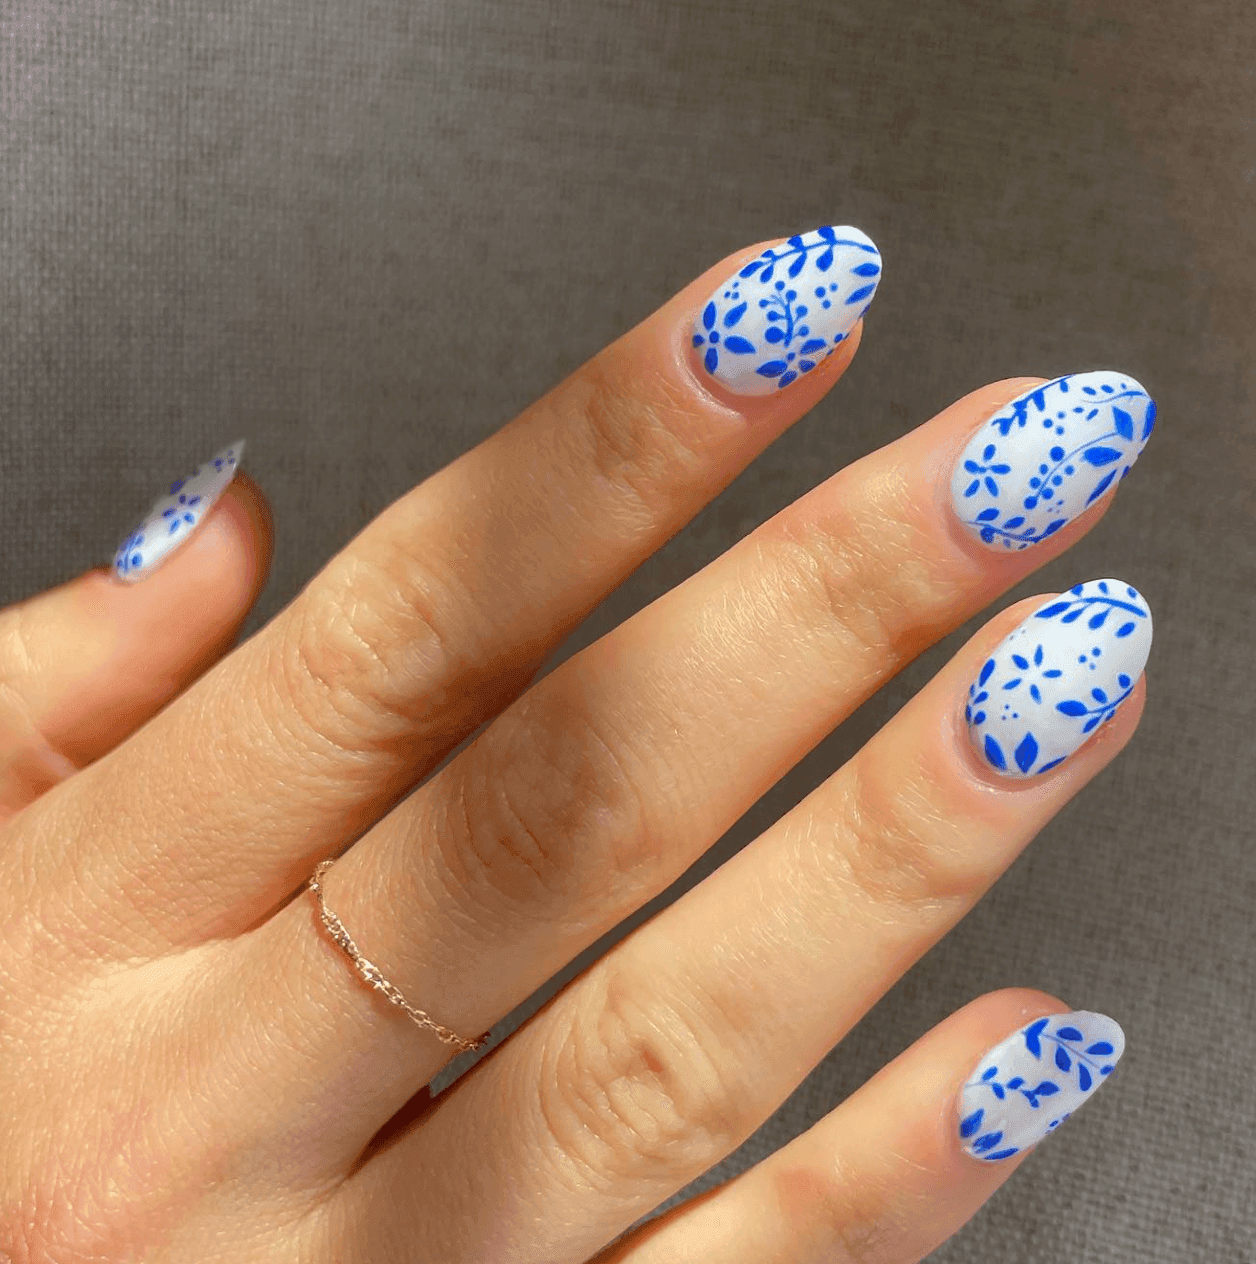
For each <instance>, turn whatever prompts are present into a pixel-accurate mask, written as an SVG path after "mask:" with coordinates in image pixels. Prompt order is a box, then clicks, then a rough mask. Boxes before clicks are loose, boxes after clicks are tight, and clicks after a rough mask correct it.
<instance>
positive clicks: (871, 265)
mask: <svg viewBox="0 0 1256 1264" xmlns="http://www.w3.org/2000/svg"><path fill="white" fill-rule="evenodd" d="M880 276H881V255H880V253H879V252H878V250H877V248H876V246H875V245H874V244H873V242H872V239H871V238H870V237H868V236H866V235H865V234H864V233H861V232H860V231H859V229H857V228H849V227H842V228H836V227H833V226H826V227H824V228H817V229H816V230H815V232H813V233H802V234H801V235H800V236H797V237H791V238H790V239H789V240H788V241H786V242H782V243H780V244H778V245H775V246H769V247H768V249H767V250H765V251H764V252H763V253H762V254H761V255H760V256H759V257H758V258H757V259H754V260H752V261H751V262H750V263H748V264H746V266H745V267H744V268H742V270H741V271H740V272H737V273H735V274H734V275H733V276H731V277H729V278H728V280H727V281H725V282H724V284H723V285H721V286H720V287H719V289H718V290H716V291H715V293H714V294H712V295H711V297H710V299H709V300H708V302H707V303H706V304H705V305H704V307H703V308H702V311H701V312H700V313H699V315H698V319H697V320H696V321H695V322H694V326H693V345H694V348H695V354H696V355H697V357H698V360H699V363H700V364H701V366H702V372H703V374H704V375H705V376H707V377H713V378H715V380H716V381H718V382H719V383H720V385H721V386H723V387H725V388H726V389H727V390H730V391H732V392H733V394H735V395H770V394H771V393H772V392H773V391H778V390H781V389H782V388H784V387H786V386H788V385H789V384H790V383H791V382H793V381H796V380H797V379H798V377H800V376H801V375H802V374H804V373H810V372H811V370H812V369H814V368H815V367H816V365H817V364H819V363H820V361H821V360H823V359H825V358H826V357H828V356H831V355H832V354H833V352H834V350H835V349H836V348H837V347H838V346H839V344H841V343H842V342H844V341H845V340H846V338H847V336H848V335H849V333H850V331H851V330H852V329H854V327H855V325H856V324H858V322H859V318H860V317H861V316H862V315H863V314H864V312H866V311H867V310H868V306H869V304H870V303H871V302H872V296H873V295H874V294H875V293H876V289H877V283H878V281H879V280H880Z"/></svg>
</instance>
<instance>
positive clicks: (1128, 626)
mask: <svg viewBox="0 0 1256 1264" xmlns="http://www.w3.org/2000/svg"><path fill="white" fill-rule="evenodd" d="M1133 630H1134V623H1133V621H1132V620H1131V621H1130V622H1129V623H1123V624H1121V626H1120V627H1119V628H1117V630H1116V634H1117V636H1129V634H1130V633H1131V632H1133Z"/></svg>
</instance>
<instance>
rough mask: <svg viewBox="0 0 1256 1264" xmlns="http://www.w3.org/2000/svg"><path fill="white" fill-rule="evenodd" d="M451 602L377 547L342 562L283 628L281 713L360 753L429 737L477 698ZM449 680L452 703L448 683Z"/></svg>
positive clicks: (432, 582)
mask: <svg viewBox="0 0 1256 1264" xmlns="http://www.w3.org/2000/svg"><path fill="white" fill-rule="evenodd" d="M456 602H457V598H456V597H455V596H453V595H452V594H451V593H450V591H449V587H448V585H446V584H444V583H443V582H441V581H440V580H438V579H437V577H436V576H435V575H434V574H433V573H432V572H431V571H430V570H428V569H426V568H425V567H423V566H422V565H421V564H420V563H419V562H418V561H417V559H415V558H414V557H413V556H408V555H407V554H405V553H404V552H403V550H402V549H401V548H400V547H387V546H386V547H385V549H384V551H383V552H382V553H380V554H379V555H377V556H372V557H366V556H363V555H360V554H344V555H342V556H341V557H340V558H338V559H337V560H336V562H335V563H333V565H332V567H330V568H329V569H328V570H327V571H325V572H324V573H323V574H322V575H320V576H319V577H318V578H317V579H316V580H315V581H314V582H313V583H312V584H311V585H310V586H309V587H308V588H307V589H306V590H305V592H304V593H302V594H301V597H300V598H299V600H298V602H297V603H296V605H295V606H294V607H293V609H292V610H291V612H290V617H289V618H288V619H286V620H285V623H284V635H283V636H282V640H281V643H280V654H281V664H280V666H281V668H282V671H281V673H280V676H281V678H282V679H283V680H284V682H285V692H286V695H287V701H288V703H289V705H290V706H291V707H292V708H293V709H294V710H295V712H296V713H297V715H298V716H299V717H300V719H301V720H302V721H303V722H304V723H305V724H306V725H307V726H308V727H309V728H310V729H312V730H313V731H314V732H316V733H317V734H318V735H319V736H320V737H321V738H323V739H326V740H328V741H330V742H331V743H332V744H333V745H335V746H337V747H340V748H344V749H349V750H354V751H359V750H363V749H368V748H371V747H375V746H380V745H385V744H387V743H389V742H395V741H398V740H402V739H405V738H407V737H410V736H412V735H413V734H414V732H415V730H416V729H420V730H422V731H423V732H424V733H426V734H428V735H430V734H431V733H432V731H433V730H434V729H440V728H443V727H449V728H450V729H451V731H452V730H453V728H454V725H453V723H452V721H453V718H454V713H461V712H464V711H466V710H467V708H468V705H469V699H470V697H472V696H473V695H474V692H475V684H476V682H475V680H474V679H473V678H471V677H472V673H471V671H470V669H469V664H467V663H464V662H459V661H456V660H457V658H458V656H459V652H458V651H457V650H456V649H455V648H454V647H455V646H458V645H461V646H463V647H464V648H463V651H462V653H463V654H465V653H466V649H465V647H466V646H467V644H468V643H469V642H470V639H471V638H470V637H469V636H467V635H466V634H465V630H464V629H462V628H461V626H460V625H459V624H458V615H457V613H456V610H457V608H458V607H457V605H456ZM455 677H456V678H457V679H458V681H459V687H460V688H459V693H460V697H459V698H453V697H452V696H450V692H449V690H448V687H447V685H442V682H447V681H449V680H450V679H453V678H455Z"/></svg>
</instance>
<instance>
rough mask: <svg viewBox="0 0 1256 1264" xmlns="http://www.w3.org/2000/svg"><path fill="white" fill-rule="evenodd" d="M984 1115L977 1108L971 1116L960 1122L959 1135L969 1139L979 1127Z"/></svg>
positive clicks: (982, 1111) (983, 1112)
mask: <svg viewBox="0 0 1256 1264" xmlns="http://www.w3.org/2000/svg"><path fill="white" fill-rule="evenodd" d="M985 1113H986V1112H985V1111H984V1110H982V1109H981V1108H980V1107H978V1108H977V1109H976V1110H975V1111H973V1113H972V1114H971V1115H969V1116H967V1117H966V1118H965V1119H962V1120H960V1125H959V1135H960V1136H961V1137H971V1136H972V1135H973V1133H974V1132H976V1131H977V1129H978V1128H980V1127H981V1121H982V1119H983V1118H984V1117H985Z"/></svg>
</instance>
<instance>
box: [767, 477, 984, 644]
mask: <svg viewBox="0 0 1256 1264" xmlns="http://www.w3.org/2000/svg"><path fill="white" fill-rule="evenodd" d="M833 501H834V503H836V504H838V505H839V506H840V508H838V509H837V510H835V511H834V512H832V513H830V514H828V515H826V516H825V517H824V518H823V519H808V520H806V521H803V522H792V521H790V522H786V523H785V524H784V527H783V529H784V532H785V534H784V535H783V536H782V537H778V539H779V551H780V555H781V563H782V566H783V568H784V576H783V578H784V582H785V586H786V590H787V591H788V592H790V593H798V594H800V596H801V600H800V603H799V604H800V613H801V616H802V618H803V619H804V621H805V623H806V626H807V627H808V629H810V630H817V629H818V630H819V631H820V632H821V634H823V635H826V636H831V637H832V638H833V639H834V640H835V641H836V643H837V645H836V648H837V650H838V651H839V652H840V653H841V654H842V655H844V656H846V657H847V658H848V659H849V660H851V661H854V662H862V663H866V662H867V661H868V660H869V659H870V658H871V659H872V660H874V661H875V662H876V664H877V665H878V667H884V666H887V665H888V666H890V667H894V666H897V665H901V664H902V663H905V662H907V661H908V660H909V659H910V658H912V657H914V656H915V655H916V654H917V653H919V652H920V651H921V650H922V649H924V648H925V647H926V646H928V645H930V644H932V642H933V641H934V640H936V639H937V637H938V635H940V633H941V632H942V631H943V630H944V629H945V628H946V627H947V626H948V625H949V623H950V621H951V619H952V617H953V615H954V614H955V613H957V612H959V611H960V610H961V609H962V603H963V598H964V590H963V587H962V584H961V582H960V580H959V579H958V578H957V577H955V576H954V575H952V574H950V573H949V572H948V569H947V567H946V565H945V564H944V563H943V562H941V561H939V560H938V559H937V558H936V556H935V553H936V550H935V549H934V547H933V545H932V543H931V540H930V539H929V536H928V532H927V531H926V529H925V528H924V527H923V526H922V525H921V524H920V523H919V521H918V518H917V512H916V510H915V509H914V508H913V507H912V505H911V502H910V496H909V494H908V491H907V489H906V488H905V487H903V486H901V485H900V484H899V482H898V481H897V480H894V479H888V480H886V481H885V482H884V483H882V484H879V485H876V486H873V487H862V486H861V487H857V488H854V489H852V490H851V492H850V493H849V494H845V493H843V492H842V490H841V489H837V490H835V492H834V495H833Z"/></svg>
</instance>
